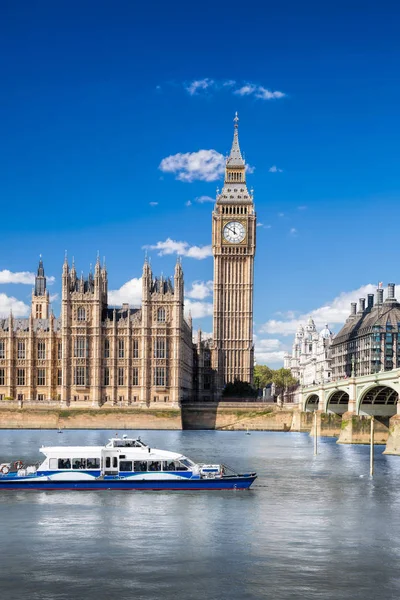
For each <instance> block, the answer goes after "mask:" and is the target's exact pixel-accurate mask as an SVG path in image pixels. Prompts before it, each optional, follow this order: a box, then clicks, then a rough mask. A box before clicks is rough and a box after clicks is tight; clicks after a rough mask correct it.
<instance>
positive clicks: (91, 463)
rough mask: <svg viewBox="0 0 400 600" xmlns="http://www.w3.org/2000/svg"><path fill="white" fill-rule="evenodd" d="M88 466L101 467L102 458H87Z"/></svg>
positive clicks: (89, 467)
mask: <svg viewBox="0 0 400 600" xmlns="http://www.w3.org/2000/svg"><path fill="white" fill-rule="evenodd" d="M87 468H88V469H100V459H99V458H88V459H87Z"/></svg>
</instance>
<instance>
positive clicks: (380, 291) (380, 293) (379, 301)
mask: <svg viewBox="0 0 400 600" xmlns="http://www.w3.org/2000/svg"><path fill="white" fill-rule="evenodd" d="M376 303H377V304H382V303H383V288H381V287H379V288H378V289H377V290H376Z"/></svg>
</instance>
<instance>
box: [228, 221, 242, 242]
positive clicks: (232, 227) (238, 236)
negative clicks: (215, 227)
mask: <svg viewBox="0 0 400 600" xmlns="http://www.w3.org/2000/svg"><path fill="white" fill-rule="evenodd" d="M223 233H224V239H225V240H226V241H227V242H230V243H231V244H240V242H243V240H244V238H245V237H246V229H245V227H244V225H243V224H242V223H238V221H231V222H230V223H227V224H226V225H225V227H224V232H223Z"/></svg>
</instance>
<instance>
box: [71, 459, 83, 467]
mask: <svg viewBox="0 0 400 600" xmlns="http://www.w3.org/2000/svg"><path fill="white" fill-rule="evenodd" d="M72 468H73V469H86V458H73V459H72Z"/></svg>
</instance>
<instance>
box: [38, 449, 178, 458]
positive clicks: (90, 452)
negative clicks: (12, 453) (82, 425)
mask: <svg viewBox="0 0 400 600" xmlns="http://www.w3.org/2000/svg"><path fill="white" fill-rule="evenodd" d="M106 449H108V450H111V451H112V450H113V449H114V448H113V447H112V446H42V447H41V448H40V452H41V453H42V454H44V455H45V456H50V457H51V456H52V457H54V456H56V457H70V458H71V457H72V458H73V457H79V458H85V457H87V458H93V457H95V456H99V455H100V454H101V452H102V451H103V450H106ZM116 450H119V451H121V450H123V452H124V454H126V456H127V457H128V458H131V459H133V460H135V459H136V458H137V460H146V459H147V458H149V459H150V458H152V459H155V458H156V457H157V458H158V459H159V460H163V459H164V460H168V459H170V460H175V459H178V458H182V457H183V455H182V454H181V453H179V452H170V451H169V450H160V449H159V448H150V451H149V448H148V446H142V447H117V448H116Z"/></svg>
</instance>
